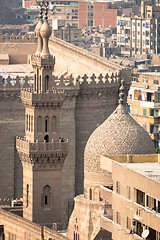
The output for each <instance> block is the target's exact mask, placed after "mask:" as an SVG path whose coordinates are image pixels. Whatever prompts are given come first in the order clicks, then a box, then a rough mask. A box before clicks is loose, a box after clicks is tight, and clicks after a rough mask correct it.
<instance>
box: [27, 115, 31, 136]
mask: <svg viewBox="0 0 160 240" xmlns="http://www.w3.org/2000/svg"><path fill="white" fill-rule="evenodd" d="M28 125H29V132H30V130H31V116H30V115H29V123H28Z"/></svg>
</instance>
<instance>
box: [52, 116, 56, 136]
mask: <svg viewBox="0 0 160 240" xmlns="http://www.w3.org/2000/svg"><path fill="white" fill-rule="evenodd" d="M56 124H57V123H56V116H53V117H52V132H56Z"/></svg>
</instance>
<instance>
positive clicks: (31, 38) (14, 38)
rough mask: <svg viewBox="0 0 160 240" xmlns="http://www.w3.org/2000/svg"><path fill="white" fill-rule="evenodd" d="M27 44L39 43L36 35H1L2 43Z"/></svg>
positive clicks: (0, 41)
mask: <svg viewBox="0 0 160 240" xmlns="http://www.w3.org/2000/svg"><path fill="white" fill-rule="evenodd" d="M7 42H8V43H12V42H13V43H25V42H28V43H29V42H30V43H36V42H37V38H36V37H35V35H33V34H32V35H29V34H27V33H26V34H25V35H22V34H20V33H19V34H18V35H15V34H14V33H12V34H11V35H9V34H8V33H6V34H5V35H3V34H2V33H0V43H7Z"/></svg>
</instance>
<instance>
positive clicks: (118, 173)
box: [0, 5, 160, 240]
mask: <svg viewBox="0 0 160 240" xmlns="http://www.w3.org/2000/svg"><path fill="white" fill-rule="evenodd" d="M47 8H48V6H47V5H45V14H44V15H45V17H44V22H43V11H42V5H41V6H40V20H39V23H38V25H37V27H36V35H37V37H38V48H37V51H36V53H35V54H33V55H32V57H31V61H32V66H33V69H34V84H33V89H29V88H27V89H25V88H23V89H22V90H21V100H22V103H23V104H24V106H25V136H24V137H17V139H16V148H17V151H18V154H19V156H20V159H21V162H22V166H23V218H22V217H20V216H18V215H15V214H12V213H10V212H8V211H6V210H4V209H0V239H5V240H10V239H18V240H19V239H21V240H22V239H26V240H28V239H37V240H40V239H47V240H51V239H52V240H53V239H56V240H60V239H61V240H63V239H64V240H65V239H66V240H67V239H69V240H109V239H113V240H119V239H123V240H125V239H126V240H127V239H131V240H132V239H143V236H145V233H146V234H148V235H146V236H147V238H146V239H149V237H150V239H152V240H157V239H158V237H160V229H159V226H160V224H159V212H160V196H159V193H157V192H158V191H156V190H155V189H157V187H158V186H159V185H158V184H159V178H158V176H159V175H158V173H160V172H158V170H159V155H158V154H155V147H154V144H153V142H152V139H151V138H150V136H149V135H148V133H147V132H146V130H145V129H143V128H142V127H141V126H140V125H139V124H138V123H137V122H136V121H135V120H134V119H133V118H132V117H131V116H130V115H129V113H128V111H127V109H126V90H125V80H124V78H123V77H121V79H120V91H119V92H120V93H119V103H118V106H117V107H116V109H115V110H114V111H113V113H112V114H111V115H110V116H109V117H108V118H107V119H106V120H105V121H104V122H103V123H102V124H101V125H100V126H98V127H97V128H96V129H95V130H94V131H93V133H92V134H91V136H90V137H89V139H88V141H87V144H86V146H85V151H84V192H83V194H78V195H77V196H76V197H75V198H74V208H73V212H72V214H71V216H70V218H69V224H68V229H67V233H64V232H63V233H62V232H61V231H58V232H57V231H55V230H57V229H58V228H59V229H61V227H62V218H63V216H64V215H63V211H62V201H63V195H62V177H63V172H62V171H63V166H64V163H65V161H66V158H67V155H68V154H69V144H70V141H69V139H66V138H61V135H60V111H61V108H62V106H63V104H64V103H65V91H64V90H63V89H62V85H63V84H62V82H60V83H59V86H57V85H56V82H54V88H53V84H52V80H53V79H52V71H53V70H54V67H55V58H53V56H52V55H51V54H50V51H49V47H48V41H49V38H50V35H51V30H50V27H49V25H48V15H47V14H48V13H47ZM69 84H71V83H69ZM69 84H68V85H69ZM72 84H73V83H72ZM82 84H83V83H82ZM101 84H102V83H101ZM84 87H85V85H84ZM66 88H67V87H66ZM140 166H141V167H140ZM146 166H149V167H148V168H149V169H152V174H150V175H147V174H148V172H147V171H146V172H145V169H146ZM143 171H144V172H143ZM156 171H157V172H158V173H157V172H156ZM125 173H127V175H125ZM155 176H156V178H155ZM146 183H147V185H146ZM149 186H152V187H151V188H150V187H149ZM138 187H139V188H138ZM66 188H67V185H66ZM147 199H148V200H147ZM152 205H153V207H155V209H154V212H153V211H152V210H153V209H152V210H149V209H150V208H152ZM125 206H127V210H126V208H125ZM147 211H148V212H147ZM146 215H147V216H146ZM148 219H150V221H149V220H148ZM126 222H127V226H126ZM54 224H55V226H56V228H57V229H54V226H53V225H54ZM53 229H54V230H53ZM147 231H148V232H147ZM60 233H61V234H60Z"/></svg>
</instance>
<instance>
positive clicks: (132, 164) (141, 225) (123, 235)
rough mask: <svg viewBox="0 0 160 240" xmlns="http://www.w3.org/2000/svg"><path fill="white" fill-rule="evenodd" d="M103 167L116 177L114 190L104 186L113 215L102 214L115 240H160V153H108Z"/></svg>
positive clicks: (102, 160)
mask: <svg viewBox="0 0 160 240" xmlns="http://www.w3.org/2000/svg"><path fill="white" fill-rule="evenodd" d="M101 167H102V169H104V170H107V171H109V172H110V173H111V174H112V179H113V190H112V188H109V187H106V186H103V187H101V189H102V191H103V192H102V198H103V199H106V203H107V202H108V201H109V199H111V201H112V210H113V215H109V214H108V213H107V212H104V214H102V215H101V227H102V228H104V229H106V230H107V231H109V232H112V239H113V240H118V239H123V240H128V239H130V240H142V239H146V240H159V239H160V193H159V191H158V189H159V187H160V164H159V155H158V154H157V155H156V154H152V155H123V156H122V155H121V156H105V157H101ZM106 184H107V183H106Z"/></svg>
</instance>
